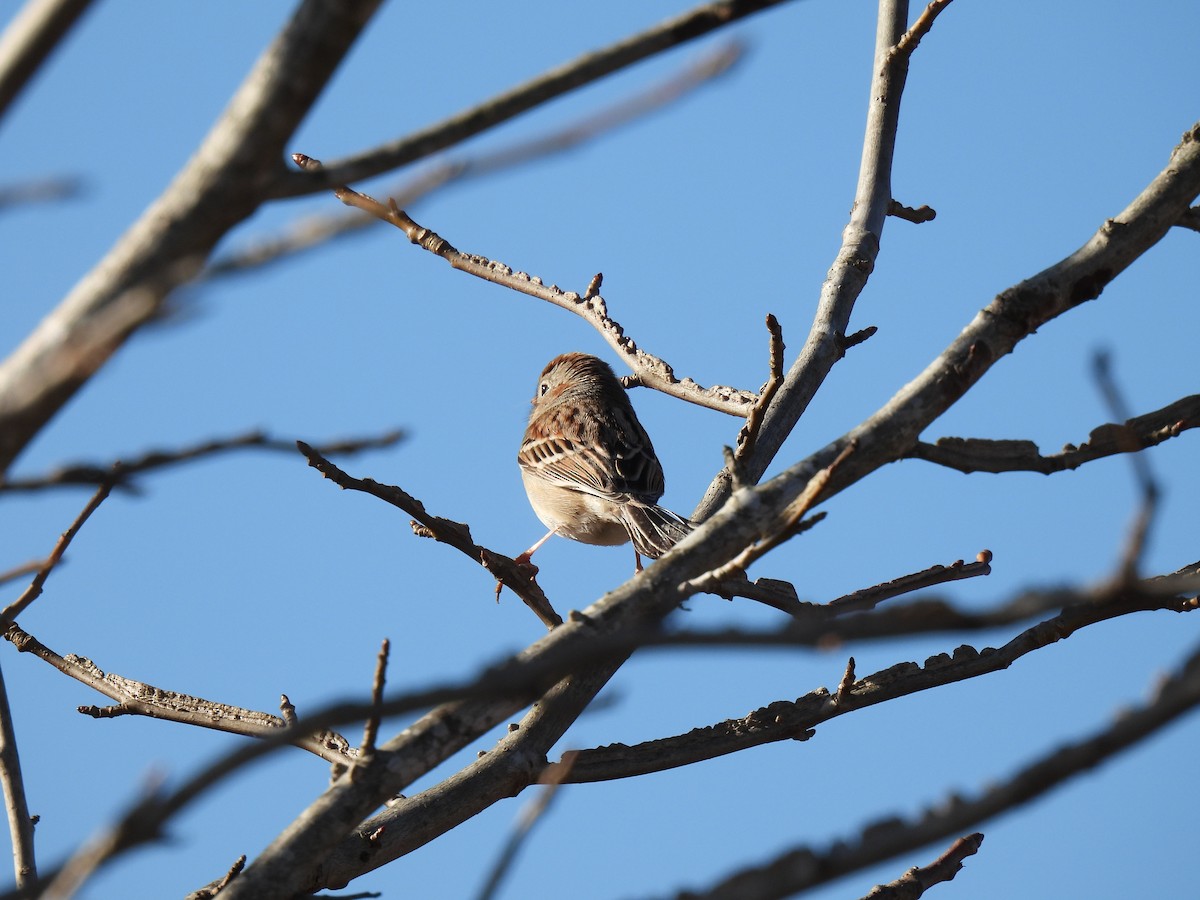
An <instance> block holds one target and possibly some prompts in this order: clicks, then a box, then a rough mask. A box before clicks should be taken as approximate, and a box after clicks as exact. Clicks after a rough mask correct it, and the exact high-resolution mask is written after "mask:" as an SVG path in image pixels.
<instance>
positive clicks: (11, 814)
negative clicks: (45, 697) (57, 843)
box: [0, 673, 37, 889]
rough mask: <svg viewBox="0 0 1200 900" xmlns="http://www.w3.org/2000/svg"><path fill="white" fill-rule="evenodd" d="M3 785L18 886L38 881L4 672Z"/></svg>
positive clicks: (0, 723)
mask: <svg viewBox="0 0 1200 900" xmlns="http://www.w3.org/2000/svg"><path fill="white" fill-rule="evenodd" d="M0 785H3V788H4V809H5V811H6V812H7V813H8V833H9V835H10V836H11V839H12V853H13V872H14V875H15V880H16V885H17V888H18V889H25V888H32V887H33V886H34V885H36V884H37V860H36V857H35V855H34V852H33V826H34V822H35V820H34V818H33V817H32V816H30V815H29V804H28V802H27V801H26V799H25V779H24V778H23V777H22V776H21V757H20V754H19V753H18V751H17V733H16V728H15V726H14V725H13V718H12V709H11V708H10V707H9V705H8V688H6V687H5V685H4V675H3V673H0Z"/></svg>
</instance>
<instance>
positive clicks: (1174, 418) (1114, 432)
mask: <svg viewBox="0 0 1200 900" xmlns="http://www.w3.org/2000/svg"><path fill="white" fill-rule="evenodd" d="M1198 426H1200V394H1192V395H1190V396H1187V397H1184V398H1183V399H1181V400H1176V401H1175V402H1174V403H1172V404H1170V405H1169V406H1164V407H1163V408H1162V409H1157V410H1155V411H1154V412H1150V413H1146V414H1145V415H1142V416H1138V417H1136V418H1133V419H1128V420H1127V421H1125V422H1124V423H1123V424H1121V425H1112V424H1109V425H1101V426H1099V427H1097V428H1093V429H1092V432H1091V434H1089V435H1088V439H1087V440H1086V441H1084V442H1083V443H1082V444H1080V445H1079V446H1078V447H1076V446H1075V445H1074V444H1067V446H1066V447H1064V448H1063V449H1062V452H1060V453H1053V454H1050V455H1048V456H1043V455H1042V454H1041V453H1040V451H1039V450H1038V446H1037V444H1035V443H1034V442H1033V441H996V440H987V439H984V438H958V437H944V438H940V439H939V440H938V441H937V443H936V444H926V443H923V442H920V441H918V442H917V443H916V444H915V445H914V446H913V449H912V451H911V452H910V453H909V454H908V455H909V456H910V457H912V458H913V459H923V460H925V461H927V462H932V463H937V464H938V465H941V466H947V467H949V468H951V469H958V471H960V472H968V473H970V472H993V473H998V472H1041V473H1042V474H1043V475H1049V474H1051V473H1053V472H1062V471H1064V470H1066V469H1077V468H1079V467H1080V466H1082V465H1083V464H1084V463H1087V462H1091V461H1092V460H1096V459H1102V458H1104V457H1106V456H1113V455H1114V454H1117V453H1137V452H1138V451H1139V450H1144V449H1146V448H1147V447H1154V446H1157V445H1158V444H1161V443H1162V442H1163V441H1166V440H1170V439H1171V438H1173V437H1178V436H1179V435H1180V434H1182V433H1183V432H1185V431H1187V430H1188V429H1191V428H1196V427H1198Z"/></svg>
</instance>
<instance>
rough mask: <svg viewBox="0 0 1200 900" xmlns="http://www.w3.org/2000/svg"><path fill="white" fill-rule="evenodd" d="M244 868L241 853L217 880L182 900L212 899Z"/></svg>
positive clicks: (244, 864)
mask: <svg viewBox="0 0 1200 900" xmlns="http://www.w3.org/2000/svg"><path fill="white" fill-rule="evenodd" d="M244 868H246V855H245V854H242V855H241V856H239V857H238V858H237V859H235V860H234V861H233V865H232V866H230V867H229V871H228V872H226V873H225V875H224V876H223V877H222V878H221V879H220V880H218V881H215V882H213V883H212V884H211V885H208V886H206V887H202V888H200V890H198V891H192V892H191V893H190V894H188V895H187V896H186V897H184V898H183V900H212V898H214V897H216V896H217V895H218V894H220V893H221V890H222V889H223V888H225V887H227V886H228V885H229V883H230V882H231V881H233V879H235V878H237V876H238V875H240V874H241V871H242V869H244Z"/></svg>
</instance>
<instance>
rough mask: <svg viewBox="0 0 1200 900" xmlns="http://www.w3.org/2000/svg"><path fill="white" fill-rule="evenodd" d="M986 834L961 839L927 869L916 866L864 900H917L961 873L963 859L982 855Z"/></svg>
mask: <svg viewBox="0 0 1200 900" xmlns="http://www.w3.org/2000/svg"><path fill="white" fill-rule="evenodd" d="M982 844H983V835H982V834H980V833H979V832H976V833H975V834H968V835H967V836H966V837H960V838H959V839H958V840H957V841H955V842H954V843H953V844H951V845H950V847H949V848H948V849H947V850H946V852H945V853H943V854H942V855H941V856H939V857H938V858H937V859H935V860H934V861H933V862H932V863H930V864H929V865H927V866H913V868H911V869H909V870H908V871H907V872H905V873H904V874H903V875H902V876H900V877H899V878H897V879H896V880H895V881H889V882H888V883H887V884H877V885H875V887H873V888H871V891H870V893H868V894H867V895H866V896H865V897H863V900H917V898H918V897H920V896H921V895H923V894H924V893H925V891H926V890H928V889H929V888H931V887H933V886H934V885H935V884H944V883H945V882H947V881H953V880H954V876H955V875H957V874H958V873H959V871H961V869H962V867H963V860H964V859H966V858H967V857H968V856H974V855H975V854H976V853H978V852H979V847H980V845H982Z"/></svg>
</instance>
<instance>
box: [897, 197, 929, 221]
mask: <svg viewBox="0 0 1200 900" xmlns="http://www.w3.org/2000/svg"><path fill="white" fill-rule="evenodd" d="M888 215H889V216H895V217H896V218H897V219H903V220H904V221H906V222H912V223H913V224H914V225H923V224H925V223H926V222H932V221H933V220H934V219H936V218H937V210H935V209H932V208H930V207H928V206H925V205H921V206H918V207H916V208H913V207H911V206H905V205H904V204H903V203H897V202H896V201H895V200H893V201H892V202H891V203H890V204H888Z"/></svg>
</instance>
